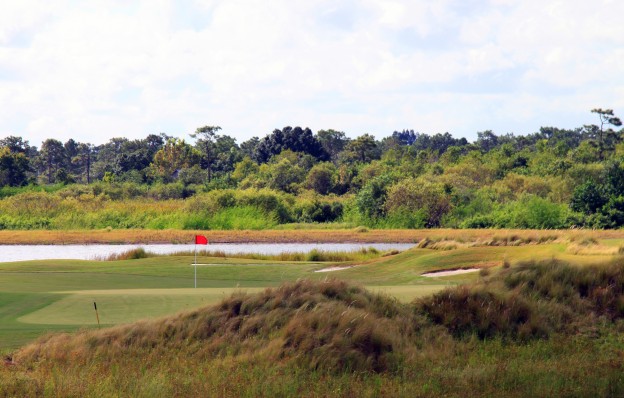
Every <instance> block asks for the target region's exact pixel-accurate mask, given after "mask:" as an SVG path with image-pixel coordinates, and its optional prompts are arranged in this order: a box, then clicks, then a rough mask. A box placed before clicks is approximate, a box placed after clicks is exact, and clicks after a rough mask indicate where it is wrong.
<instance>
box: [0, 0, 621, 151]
mask: <svg viewBox="0 0 624 398" xmlns="http://www.w3.org/2000/svg"><path fill="white" fill-rule="evenodd" d="M623 16H624V1H621V0H566V1H555V0H518V1H513V0H436V1H430V0H360V1H355V0H306V1H293V0H187V1H184V0H149V1H147V0H146V1H140V0H138V1H132V0H106V1H97V0H88V1H83V0H79V1H69V0H43V1H38V0H20V1H10V0H0V137H5V136H8V135H18V136H22V137H24V139H27V140H29V141H30V143H31V144H32V145H37V146H39V145H40V143H41V142H42V141H43V140H45V139H47V138H56V139H59V140H61V141H66V140H67V139H69V138H74V139H75V140H77V141H82V142H90V143H94V144H102V143H104V142H107V141H108V140H109V139H110V138H113V137H127V138H130V139H135V138H144V137H145V136H147V135H148V134H158V133H161V132H162V133H166V134H168V135H171V136H176V137H181V138H185V139H187V141H192V140H191V139H190V138H189V134H190V133H192V132H194V131H195V129H196V128H197V127H200V126H204V125H211V126H215V125H216V126H220V127H221V128H222V131H221V133H223V134H227V135H230V136H233V137H235V138H236V139H237V140H238V142H239V143H240V142H242V141H245V140H247V139H249V138H251V137H252V136H258V137H263V136H265V135H267V134H269V133H271V132H272V131H273V130H274V129H276V128H282V127H284V126H302V127H310V128H311V129H312V130H313V131H315V132H316V131H318V130H320V129H335V130H340V131H344V132H345V133H346V134H347V136H349V137H357V136H359V135H362V134H365V133H369V134H373V135H374V136H375V137H377V138H378V139H380V138H382V137H385V136H388V135H390V134H392V132H393V131H395V130H402V129H413V130H415V131H417V132H421V133H426V134H435V133H444V132H449V133H451V134H452V135H453V136H455V137H466V138H468V140H470V141H473V140H474V139H476V136H477V132H479V131H484V130H492V131H494V132H495V133H496V134H506V133H514V134H529V133H533V132H535V131H538V130H539V128H540V126H556V127H560V128H575V127H580V126H582V125H584V124H590V123H597V122H598V120H597V117H596V115H594V114H592V113H591V112H590V110H591V109H593V108H597V107H600V108H611V109H613V110H614V111H615V114H616V115H617V116H620V117H622V116H624V23H623V21H622V17H623Z"/></svg>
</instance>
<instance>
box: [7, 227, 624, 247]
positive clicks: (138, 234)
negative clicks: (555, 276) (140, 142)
mask: <svg viewBox="0 0 624 398" xmlns="http://www.w3.org/2000/svg"><path fill="white" fill-rule="evenodd" d="M195 235H204V236H206V237H207V238H208V241H209V242H213V243H418V242H419V241H421V240H423V239H425V238H426V239H430V240H434V241H445V240H450V241H451V240H454V241H457V242H474V241H487V240H488V239H489V240H496V239H498V240H508V241H512V240H518V239H530V240H531V241H534V242H539V243H542V242H545V241H553V240H561V239H566V240H577V239H584V238H593V239H624V230H510V229H399V230H397V229H389V230H380V229H371V230H368V229H362V228H357V229H348V230H346V229H295V230H286V229H284V230H259V231H258V230H242V231H239V230H229V231H188V230H138V229H127V230H73V231H57V230H20V231H13V230H2V231H0V245H68V244H188V243H192V242H193V241H194V237H195Z"/></svg>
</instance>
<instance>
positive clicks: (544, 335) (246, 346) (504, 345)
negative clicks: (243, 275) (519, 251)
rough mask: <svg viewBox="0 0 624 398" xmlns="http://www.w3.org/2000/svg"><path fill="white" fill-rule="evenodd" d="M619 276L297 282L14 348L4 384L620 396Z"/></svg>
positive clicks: (235, 392) (564, 271)
mask: <svg viewBox="0 0 624 398" xmlns="http://www.w3.org/2000/svg"><path fill="white" fill-rule="evenodd" d="M532 285H533V286H540V287H541V288H539V289H537V290H536V289H533V288H530V286H532ZM622 286H624V260H622V258H617V259H614V260H613V261H612V262H610V263H608V264H603V265H593V266H591V265H590V266H579V265H569V264H565V263H563V262H561V261H557V260H548V261H545V262H535V261H529V262H520V263H516V264H515V265H512V266H511V267H509V268H503V269H501V271H500V272H498V273H495V274H492V276H490V277H488V278H483V279H479V280H478V281H476V282H475V283H474V284H472V285H469V286H462V287H455V288H450V289H447V290H445V291H442V292H439V293H436V294H434V295H433V296H428V297H423V298H420V299H417V300H415V301H412V302H410V303H401V302H399V301H397V300H395V299H394V298H393V297H391V296H387V295H383V294H381V295H380V294H376V293H371V292H369V291H367V290H366V289H363V288H362V287H359V286H354V285H350V284H347V283H345V282H341V281H338V280H332V279H329V280H324V281H318V282H314V281H311V280H299V281H297V282H294V283H292V282H291V283H286V284H283V285H280V286H279V287H277V288H274V289H268V290H265V291H263V292H260V293H256V294H242V293H236V294H234V295H232V296H231V297H228V298H226V299H224V300H222V301H221V302H220V303H219V304H217V305H216V306H212V307H205V308H201V309H197V310H192V311H187V312H184V313H180V314H177V315H175V316H173V317H168V318H163V319H158V320H152V321H141V322H138V323H134V324H129V325H122V326H117V327H114V328H111V329H103V330H85V331H81V332H79V333H78V334H62V335H52V336H46V337H43V338H41V339H40V340H39V341H37V342H35V343H33V344H30V345H28V346H26V347H24V348H22V349H20V350H18V351H16V352H14V353H12V354H11V356H10V359H9V362H10V365H8V366H5V367H4V368H1V369H0V394H1V395H9V396H10V395H29V396H35V395H36V396H101V395H107V396H108V395H113V396H115V395H131V396H206V395H218V396H275V395H279V396H345V395H348V396H449V397H463V396H471V397H489V396H510V397H524V396H536V397H549V396H621V394H622V393H624V376H622V369H623V368H624V357H623V356H622V355H621V353H622V351H621V347H622V346H624V337H622V336H623V335H622V334H621V333H620V332H621V330H622V329H623V328H624V326H623V325H622V319H623V317H624V310H622V308H624V307H621V305H620V304H619V303H620V301H621V297H622V294H623V293H624V291H623V290H622ZM94 375H97V377H94ZM260 381H261V382H260Z"/></svg>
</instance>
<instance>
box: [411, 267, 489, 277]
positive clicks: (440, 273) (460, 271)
mask: <svg viewBox="0 0 624 398" xmlns="http://www.w3.org/2000/svg"><path fill="white" fill-rule="evenodd" d="M477 271H479V268H465V269H454V270H449V271H433V272H427V273H426V274H422V275H420V276H426V277H427V278H435V277H438V276H451V275H461V274H469V273H471V272H477Z"/></svg>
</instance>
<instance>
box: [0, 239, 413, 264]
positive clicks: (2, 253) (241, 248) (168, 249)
mask: <svg viewBox="0 0 624 398" xmlns="http://www.w3.org/2000/svg"><path fill="white" fill-rule="evenodd" d="M412 246H414V245H413V244H411V243H216V244H210V245H207V246H204V245H198V246H197V250H210V251H223V252H225V253H226V254H233V253H259V254H279V253H293V252H304V253H307V252H309V251H311V250H313V249H317V250H323V251H354V250H359V249H361V248H368V247H374V248H375V249H377V250H380V251H385V250H392V249H396V250H400V251H402V250H407V249H409V248H411V247H412ZM138 247H142V248H143V249H145V251H148V252H152V253H157V254H170V253H175V252H181V251H193V250H195V245H192V244H191V245H173V244H169V245H162V244H156V245H0V262H9V261H28V260H45V259H75V260H97V259H103V258H106V257H108V256H110V255H112V254H120V253H124V252H126V251H128V250H131V249H135V248H138Z"/></svg>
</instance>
